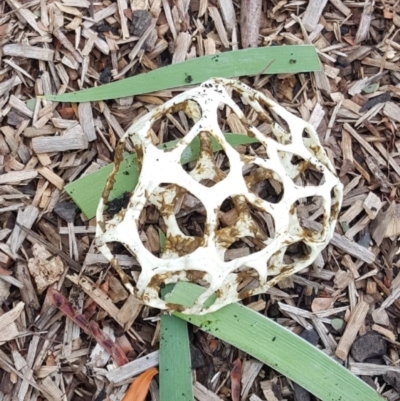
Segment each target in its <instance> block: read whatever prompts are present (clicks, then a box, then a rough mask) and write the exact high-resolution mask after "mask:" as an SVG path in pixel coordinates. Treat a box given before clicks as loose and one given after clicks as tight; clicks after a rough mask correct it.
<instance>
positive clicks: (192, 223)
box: [174, 188, 207, 237]
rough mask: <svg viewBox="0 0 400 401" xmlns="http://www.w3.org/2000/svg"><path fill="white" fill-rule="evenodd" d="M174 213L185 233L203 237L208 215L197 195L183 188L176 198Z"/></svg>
mask: <svg viewBox="0 0 400 401" xmlns="http://www.w3.org/2000/svg"><path fill="white" fill-rule="evenodd" d="M174 214H175V218H176V221H177V223H178V227H179V229H180V230H181V231H182V233H183V234H185V235H188V236H192V237H203V235H204V229H205V223H206V217H207V216H206V210H205V208H204V205H203V203H202V202H201V201H200V200H199V199H198V198H197V197H196V196H194V195H193V194H191V193H190V192H188V191H186V190H184V189H182V188H181V190H180V191H179V194H178V195H177V197H176V198H175V206H174Z"/></svg>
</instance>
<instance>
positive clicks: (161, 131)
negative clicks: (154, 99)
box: [149, 100, 201, 145]
mask: <svg viewBox="0 0 400 401" xmlns="http://www.w3.org/2000/svg"><path fill="white" fill-rule="evenodd" d="M200 118H201V108H200V106H199V105H198V103H197V102H195V101H193V100H187V101H185V102H183V103H178V104H176V105H174V106H173V107H171V108H170V109H169V110H167V111H166V112H163V113H162V114H161V116H160V117H158V118H157V119H156V120H155V121H154V122H153V124H152V125H151V128H150V130H149V134H150V135H151V138H152V142H153V144H154V145H158V144H161V143H166V142H169V141H173V140H176V139H180V138H183V137H184V136H185V135H186V134H187V133H188V132H189V131H190V130H191V129H192V128H193V126H194V124H195V123H196V122H197V121H198V120H199V119H200Z"/></svg>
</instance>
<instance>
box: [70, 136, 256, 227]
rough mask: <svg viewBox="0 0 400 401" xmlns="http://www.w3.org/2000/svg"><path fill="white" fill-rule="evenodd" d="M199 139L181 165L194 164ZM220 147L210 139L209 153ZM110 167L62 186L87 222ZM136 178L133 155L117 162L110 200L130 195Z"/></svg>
mask: <svg viewBox="0 0 400 401" xmlns="http://www.w3.org/2000/svg"><path fill="white" fill-rule="evenodd" d="M225 138H226V140H227V141H228V143H230V144H231V145H232V146H237V145H246V144H251V143H255V142H257V141H256V140H255V139H254V138H250V137H248V136H246V135H239V134H225ZM176 143H177V140H175V141H171V142H168V143H165V144H163V145H160V146H159V147H160V148H162V149H170V148H172V147H173V146H175V145H176ZM199 144H200V142H199V138H198V137H196V138H195V139H194V140H193V141H192V143H191V144H190V146H188V147H187V148H186V149H185V150H184V151H183V153H182V158H181V162H182V164H185V163H189V162H190V161H193V160H196V159H197V158H198V154H199ZM220 149H221V147H220V145H219V144H218V143H217V142H216V141H215V140H214V139H213V150H214V152H217V151H218V150H220ZM113 166H114V165H113V164H109V165H108V166H106V167H102V168H101V169H99V170H97V171H94V172H93V173H90V174H88V175H86V176H84V177H82V178H79V179H78V180H76V181H74V182H72V183H71V184H68V185H66V186H65V188H64V189H65V191H66V192H67V193H68V194H69V196H70V197H71V198H72V199H73V200H74V202H75V203H76V204H77V206H78V207H79V208H80V209H81V211H82V212H83V214H84V215H85V216H86V217H87V218H89V219H91V218H92V217H94V216H95V214H96V208H97V205H98V203H99V200H100V197H101V194H102V192H103V189H104V187H105V185H106V181H107V178H108V176H109V175H110V174H111V172H112V169H113ZM138 178H139V168H138V164H137V159H136V155H135V154H130V155H128V156H126V157H125V159H124V160H123V161H122V162H121V165H120V169H119V172H118V174H117V176H116V180H115V186H114V189H113V191H112V192H111V194H110V200H112V199H116V198H119V197H120V196H122V194H123V193H124V192H127V191H132V190H133V188H135V186H136V184H137V182H138Z"/></svg>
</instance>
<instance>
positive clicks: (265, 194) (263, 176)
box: [242, 163, 284, 203]
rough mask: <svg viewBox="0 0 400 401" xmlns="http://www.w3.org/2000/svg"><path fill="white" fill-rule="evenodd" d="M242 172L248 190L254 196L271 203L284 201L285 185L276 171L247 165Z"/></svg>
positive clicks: (255, 165)
mask: <svg viewBox="0 0 400 401" xmlns="http://www.w3.org/2000/svg"><path fill="white" fill-rule="evenodd" d="M242 171H243V177H244V180H245V182H246V185H247V188H248V189H249V190H250V191H251V192H252V193H253V194H254V195H257V196H258V197H260V198H261V199H263V200H265V201H267V202H269V203H278V202H279V201H280V200H281V199H282V197H283V192H284V191H283V189H284V188H283V183H282V181H281V180H280V179H279V178H278V175H277V174H276V173H275V172H274V171H272V170H268V169H265V168H263V167H260V166H258V165H257V164H253V163H251V164H246V165H245V166H244V167H243V170H242Z"/></svg>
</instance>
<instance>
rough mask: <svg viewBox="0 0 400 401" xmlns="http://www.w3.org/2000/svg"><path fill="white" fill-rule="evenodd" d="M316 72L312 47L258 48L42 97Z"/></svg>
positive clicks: (114, 94)
mask: <svg viewBox="0 0 400 401" xmlns="http://www.w3.org/2000/svg"><path fill="white" fill-rule="evenodd" d="M320 69H321V67H320V62H319V59H318V56H317V53H316V50H315V48H314V46H312V45H304V46H271V47H259V48H254V49H245V50H236V51H229V52H225V53H218V54H215V55H211V56H204V57H199V58H195V59H191V60H187V61H184V62H182V63H177V64H172V65H169V66H167V67H162V68H159V69H157V70H154V71H150V72H147V73H144V74H140V75H137V76H134V77H131V78H126V79H123V80H121V81H117V82H112V83H110V84H106V85H102V86H99V87H96V88H90V89H84V90H82V91H78V92H72V93H65V94H62V95H54V96H53V95H49V96H46V97H45V98H46V99H48V100H54V101H58V102H89V101H96V100H107V99H115V98H120V97H125V96H134V95H140V94H143V93H149V92H154V91H158V90H164V89H171V88H178V87H181V86H185V85H189V84H190V85H195V84H199V83H201V82H204V81H206V80H207V79H209V78H212V77H221V78H233V77H240V76H244V75H248V76H252V75H257V74H259V73H262V74H284V73H293V74H295V73H299V72H309V71H319V70H320Z"/></svg>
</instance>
